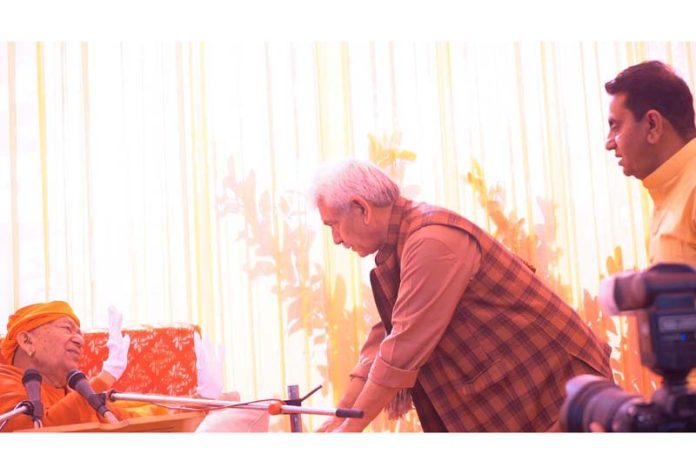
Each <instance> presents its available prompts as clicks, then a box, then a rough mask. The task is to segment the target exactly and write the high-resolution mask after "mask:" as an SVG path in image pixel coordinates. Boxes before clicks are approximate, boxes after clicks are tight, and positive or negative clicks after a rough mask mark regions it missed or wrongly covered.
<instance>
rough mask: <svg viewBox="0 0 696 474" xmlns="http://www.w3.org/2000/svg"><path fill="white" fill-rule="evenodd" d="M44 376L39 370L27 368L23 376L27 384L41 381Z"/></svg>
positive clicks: (23, 382)
mask: <svg viewBox="0 0 696 474" xmlns="http://www.w3.org/2000/svg"><path fill="white" fill-rule="evenodd" d="M41 380H42V377H41V374H40V373H39V371H38V370H36V369H27V370H25V371H24V376H23V377H22V384H24V385H26V384H27V383H29V382H39V383H41Z"/></svg>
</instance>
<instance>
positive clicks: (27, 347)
mask: <svg viewBox="0 0 696 474" xmlns="http://www.w3.org/2000/svg"><path fill="white" fill-rule="evenodd" d="M17 345H18V346H19V348H20V349H22V350H23V351H24V352H25V353H26V354H27V355H29V356H31V355H32V354H34V352H35V351H36V348H35V347H34V339H33V338H32V337H31V334H29V333H28V332H27V331H22V332H20V333H19V334H17Z"/></svg>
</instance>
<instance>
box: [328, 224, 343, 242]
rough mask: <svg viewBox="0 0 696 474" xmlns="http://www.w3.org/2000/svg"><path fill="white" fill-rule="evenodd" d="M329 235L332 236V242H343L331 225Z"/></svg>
mask: <svg viewBox="0 0 696 474" xmlns="http://www.w3.org/2000/svg"><path fill="white" fill-rule="evenodd" d="M331 237H333V241H334V244H336V245H340V244H341V242H343V240H342V239H341V236H340V234H339V233H338V232H337V231H336V229H334V228H333V227H332V228H331Z"/></svg>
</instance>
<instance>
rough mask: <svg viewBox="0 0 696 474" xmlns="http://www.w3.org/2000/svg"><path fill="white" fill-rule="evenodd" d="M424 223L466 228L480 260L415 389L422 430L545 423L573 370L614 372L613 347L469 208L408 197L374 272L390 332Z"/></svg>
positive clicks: (535, 427)
mask: <svg viewBox="0 0 696 474" xmlns="http://www.w3.org/2000/svg"><path fill="white" fill-rule="evenodd" d="M426 225H446V226H450V227H455V228H457V229H460V230H462V231H464V232H467V233H468V234H469V235H471V237H472V238H473V239H475V240H476V242H477V243H478V247H479V249H480V251H481V263H480V267H479V271H478V272H477V273H476V274H475V275H474V276H473V278H472V279H471V281H470V283H469V285H468V287H467V288H466V290H465V291H464V292H463V294H462V296H461V299H460V301H459V303H458V305H457V307H456V309H455V312H454V315H453V317H452V320H451V322H450V324H449V326H448V327H447V330H446V331H445V333H444V335H443V337H442V339H441V340H440V342H439V344H438V345H437V347H436V348H435V350H434V352H433V353H432V355H431V356H430V358H429V359H428V361H427V362H426V363H425V365H423V366H422V367H421V368H420V371H419V374H418V379H417V382H416V386H415V387H414V388H413V389H412V392H413V402H414V405H415V406H416V409H417V411H418V415H419V418H420V421H421V424H422V425H423V429H424V431H544V430H546V429H548V428H549V426H550V425H551V424H552V423H553V422H554V421H556V420H557V418H558V412H559V410H560V407H561V404H562V402H563V398H564V397H565V389H564V387H565V383H566V381H567V380H568V379H569V378H571V377H574V376H576V375H580V374H582V373H594V374H598V375H602V376H604V377H609V378H611V369H610V367H609V354H610V348H609V347H608V346H607V345H606V344H605V343H603V342H602V341H600V339H599V338H598V337H597V336H596V335H595V334H594V333H593V332H592V331H591V330H590V329H589V328H588V327H587V325H586V324H585V323H584V322H583V321H582V320H581V319H580V317H579V316H578V315H577V313H575V311H573V309H572V308H570V306H568V305H567V304H566V303H564V302H563V301H562V300H561V299H560V298H559V297H558V296H557V295H556V294H555V293H554V292H553V291H552V290H551V289H550V288H549V287H548V286H546V285H545V284H544V283H543V282H542V281H541V280H540V279H539V278H538V277H537V276H535V274H534V273H533V272H532V271H531V270H530V269H529V267H528V266H527V265H526V264H525V263H524V262H523V261H522V260H521V259H519V258H518V257H516V256H515V255H513V254H512V253H511V252H510V251H508V250H507V249H506V248H505V247H503V246H502V245H501V244H500V243H499V242H498V241H496V240H495V239H494V238H493V237H491V236H490V235H489V234H487V233H486V232H484V231H483V230H482V229H480V228H479V227H478V226H476V225H475V224H473V223H472V222H470V221H469V220H467V219H465V218H464V217H462V216H460V215H458V214H455V213H454V212H451V211H448V210H446V209H442V208H439V207H435V206H430V205H428V204H416V203H414V202H412V201H409V200H406V199H404V198H399V199H398V200H397V201H396V203H395V204H394V207H393V211H392V215H391V219H390V223H389V231H388V237H387V242H386V244H385V245H384V246H383V247H382V248H381V249H380V251H379V252H378V253H377V256H376V257H375V262H376V264H377V266H376V267H375V268H374V269H373V270H372V272H371V274H370V281H371V283H372V290H373V294H374V298H375V303H376V305H377V309H378V310H379V313H380V318H381V319H382V322H383V324H384V327H385V330H386V332H387V333H389V332H390V331H391V327H392V326H391V317H392V310H393V308H394V304H395V302H396V299H397V296H398V292H399V283H400V277H399V272H400V257H401V254H402V251H403V248H404V244H405V242H406V241H407V240H408V238H409V236H410V235H411V234H412V233H413V232H415V231H416V230H418V229H420V228H421V227H423V226H426ZM442 284H443V285H446V284H447V282H442Z"/></svg>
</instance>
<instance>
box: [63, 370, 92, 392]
mask: <svg viewBox="0 0 696 474" xmlns="http://www.w3.org/2000/svg"><path fill="white" fill-rule="evenodd" d="M66 378H67V381H68V387H70V388H71V389H73V390H75V387H76V386H77V384H78V383H79V382H80V381H81V380H86V379H87V376H86V375H85V374H83V373H82V372H80V371H79V370H77V369H73V370H71V371H70V372H68V375H67V377H66Z"/></svg>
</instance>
